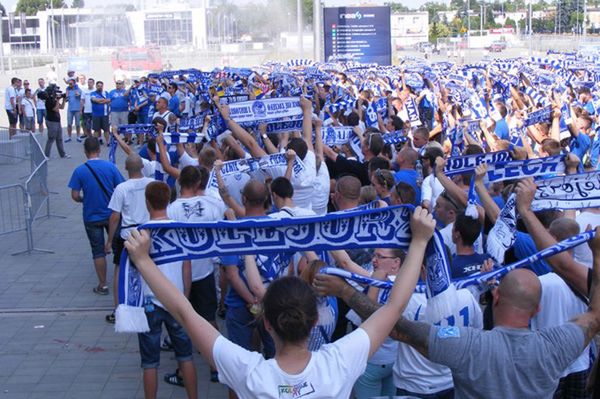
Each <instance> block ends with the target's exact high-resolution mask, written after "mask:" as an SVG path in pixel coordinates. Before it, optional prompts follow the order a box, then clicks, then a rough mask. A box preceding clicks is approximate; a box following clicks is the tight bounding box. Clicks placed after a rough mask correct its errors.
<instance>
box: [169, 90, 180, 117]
mask: <svg viewBox="0 0 600 399" xmlns="http://www.w3.org/2000/svg"><path fill="white" fill-rule="evenodd" d="M169 111H171V112H172V113H174V114H175V116H177V117H179V116H180V115H179V96H177V95H174V96H171V99H170V100H169Z"/></svg>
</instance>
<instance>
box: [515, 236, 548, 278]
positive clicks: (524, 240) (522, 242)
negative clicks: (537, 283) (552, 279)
mask: <svg viewBox="0 0 600 399" xmlns="http://www.w3.org/2000/svg"><path fill="white" fill-rule="evenodd" d="M513 248H514V250H515V256H516V257H517V259H523V258H526V257H528V256H530V255H532V254H534V253H536V252H537V251H538V249H537V247H536V246H535V242H534V241H533V238H531V236H530V235H529V234H527V233H523V232H521V231H517V234H516V240H515V245H514V247H513ZM525 268H526V269H529V270H531V271H532V272H534V273H535V274H537V275H538V276H543V275H544V274H546V273H550V272H551V271H552V269H550V266H548V264H547V263H546V261H544V260H539V261H537V262H534V263H532V264H531V265H529V266H525Z"/></svg>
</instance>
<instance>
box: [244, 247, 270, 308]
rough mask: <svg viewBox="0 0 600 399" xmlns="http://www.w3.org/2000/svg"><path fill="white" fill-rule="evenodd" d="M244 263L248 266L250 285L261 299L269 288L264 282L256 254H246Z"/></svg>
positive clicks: (247, 272) (247, 275)
mask: <svg viewBox="0 0 600 399" xmlns="http://www.w3.org/2000/svg"><path fill="white" fill-rule="evenodd" d="M244 265H245V266H246V279H247V280H248V287H250V291H252V293H253V294H254V296H255V297H256V298H257V299H258V300H259V301H261V300H262V297H263V296H265V292H267V289H266V288H265V285H264V284H263V282H262V278H261V277H260V273H259V272H258V267H257V266H256V256H255V255H246V256H244Z"/></svg>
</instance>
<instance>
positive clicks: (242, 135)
mask: <svg viewBox="0 0 600 399" xmlns="http://www.w3.org/2000/svg"><path fill="white" fill-rule="evenodd" d="M215 104H216V105H217V108H218V109H219V112H220V113H221V116H222V117H223V120H225V124H226V125H227V127H228V128H229V129H230V130H231V133H233V136H234V137H235V138H236V139H238V140H239V141H240V142H241V143H242V144H243V145H244V146H245V147H246V148H247V149H248V151H250V154H251V155H252V156H253V157H255V158H261V157H264V156H265V155H267V153H266V152H265V150H263V149H262V148H261V147H260V146H259V145H258V143H257V142H256V140H254V137H252V135H251V134H250V133H248V132H247V131H246V130H245V129H244V128H242V127H241V126H240V125H238V123H237V122H236V121H234V120H233V119H231V117H230V116H229V106H228V105H227V104H223V105H221V104H220V102H219V100H218V99H216V100H215Z"/></svg>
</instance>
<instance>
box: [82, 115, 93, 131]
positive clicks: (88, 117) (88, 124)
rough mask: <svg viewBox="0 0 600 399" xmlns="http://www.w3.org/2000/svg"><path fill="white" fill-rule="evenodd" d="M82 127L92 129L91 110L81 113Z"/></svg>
mask: <svg viewBox="0 0 600 399" xmlns="http://www.w3.org/2000/svg"><path fill="white" fill-rule="evenodd" d="M83 127H84V129H89V130H92V113H91V112H84V113H83Z"/></svg>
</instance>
